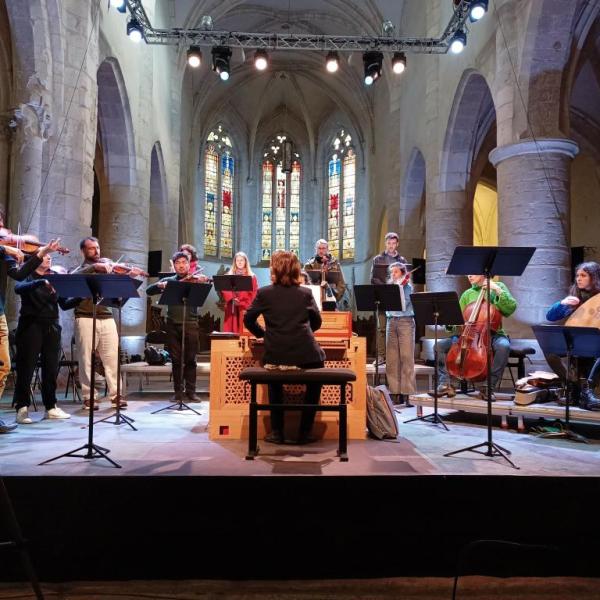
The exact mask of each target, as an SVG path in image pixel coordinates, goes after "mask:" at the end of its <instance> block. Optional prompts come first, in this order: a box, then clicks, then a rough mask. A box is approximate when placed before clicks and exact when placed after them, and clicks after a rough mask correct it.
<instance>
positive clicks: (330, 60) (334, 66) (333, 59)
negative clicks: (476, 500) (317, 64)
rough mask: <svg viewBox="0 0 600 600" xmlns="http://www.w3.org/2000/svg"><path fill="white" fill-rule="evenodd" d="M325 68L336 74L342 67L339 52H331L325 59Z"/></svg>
mask: <svg viewBox="0 0 600 600" xmlns="http://www.w3.org/2000/svg"><path fill="white" fill-rule="evenodd" d="M325 67H326V68H327V70H328V71H329V72H330V73H335V72H336V71H337V70H338V69H339V67H340V59H339V57H338V53H337V52H333V51H332V52H329V53H328V54H327V58H326V59H325Z"/></svg>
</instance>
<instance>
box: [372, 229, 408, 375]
mask: <svg viewBox="0 0 600 600" xmlns="http://www.w3.org/2000/svg"><path fill="white" fill-rule="evenodd" d="M398 241H399V238H398V234H397V233H394V232H393V231H390V232H388V233H386V234H385V249H384V251H383V252H382V253H381V254H378V255H377V256H375V257H374V258H373V262H372V264H371V284H372V285H375V284H384V283H386V280H385V277H384V278H383V279H382V278H381V276H380V274H379V273H378V269H375V267H384V266H385V267H389V265H391V264H392V263H394V262H397V261H399V260H401V258H402V257H401V256H400V254H398ZM402 260H404V259H402ZM386 321H387V319H386V316H385V315H384V314H383V313H380V314H379V322H378V323H377V336H378V340H377V347H378V349H379V356H378V357H377V362H378V363H379V364H380V365H382V364H384V363H385V354H384V353H385V344H386V342H385V340H386Z"/></svg>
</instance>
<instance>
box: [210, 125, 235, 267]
mask: <svg viewBox="0 0 600 600" xmlns="http://www.w3.org/2000/svg"><path fill="white" fill-rule="evenodd" d="M234 167H235V159H234V157H233V148H232V143H231V138H230V137H229V135H227V133H226V132H225V131H224V130H223V127H222V125H219V126H218V127H217V128H216V129H214V130H213V131H211V132H210V133H209V134H208V137H207V140H206V149H205V151H204V189H205V196H204V255H205V256H215V257H216V256H218V257H221V258H231V257H232V256H233V227H234V214H235V213H234V208H235V204H234V185H233V181H234V174H235V168H234Z"/></svg>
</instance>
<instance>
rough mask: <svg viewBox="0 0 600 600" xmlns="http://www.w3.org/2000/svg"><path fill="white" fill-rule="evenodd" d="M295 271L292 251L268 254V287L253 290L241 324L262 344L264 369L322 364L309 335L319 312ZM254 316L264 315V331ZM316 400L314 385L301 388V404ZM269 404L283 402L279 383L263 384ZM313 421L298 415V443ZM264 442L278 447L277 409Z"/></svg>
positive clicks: (280, 421)
mask: <svg viewBox="0 0 600 600" xmlns="http://www.w3.org/2000/svg"><path fill="white" fill-rule="evenodd" d="M300 268H301V267H300V261H299V260H298V257H297V256H296V255H295V254H294V253H293V252H286V251H282V250H281V251H277V252H274V253H273V256H272V257H271V281H272V282H273V284H272V285H269V286H266V287H262V288H260V289H259V290H258V293H257V294H256V298H255V299H254V302H253V303H252V305H251V306H250V308H249V309H248V311H247V312H246V316H245V317H244V325H245V326H246V327H247V328H248V329H249V330H250V331H251V332H252V333H253V334H254V335H255V336H256V337H257V338H264V340H265V353H264V358H263V363H264V365H265V367H266V368H269V366H270V365H273V366H274V368H285V367H289V368H290V369H294V368H296V367H299V368H302V369H320V368H322V367H323V366H324V361H325V352H324V351H323V349H322V348H321V347H320V346H319V344H318V343H317V341H316V340H315V336H314V335H313V331H316V330H317V329H319V328H320V327H321V322H322V320H321V314H320V313H319V309H318V308H317V305H316V303H315V300H314V298H313V295H312V292H311V290H309V289H307V288H306V287H303V286H302V285H300V284H301V276H300ZM260 315H263V317H264V320H265V325H266V328H265V329H263V328H262V327H261V326H260V324H259V323H258V321H257V319H258V317H259V316H260ZM320 396H321V385H320V384H308V385H307V386H306V399H305V402H306V404H318V403H319V398H320ZM269 403H270V404H282V403H283V385H282V384H269ZM314 419H315V411H312V410H305V411H303V412H302V417H301V420H300V431H299V435H298V442H297V443H298V444H306V443H309V442H310V441H312V440H311V438H310V431H311V429H312V425H313V422H314ZM265 440H266V441H268V442H272V443H274V444H283V443H284V440H285V438H284V419H283V411H278V410H273V411H271V433H270V434H269V435H267V437H266V438H265Z"/></svg>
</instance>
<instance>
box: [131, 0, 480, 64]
mask: <svg viewBox="0 0 600 600" xmlns="http://www.w3.org/2000/svg"><path fill="white" fill-rule="evenodd" d="M471 3H472V0H461V2H460V4H458V5H456V6H455V7H454V12H453V14H452V17H451V18H450V21H449V22H448V25H447V26H446V28H445V29H444V32H443V33H442V34H441V36H440V37H437V38H413V37H401V38H396V37H380V36H370V35H313V34H309V33H305V34H300V33H247V32H241V31H212V30H205V29H182V28H177V27H176V28H172V29H157V28H154V27H153V26H152V24H151V23H150V19H149V18H148V15H147V14H146V11H145V10H144V6H143V3H142V0H127V7H128V8H129V12H130V13H131V16H132V18H133V19H135V20H136V21H137V22H138V23H139V25H140V27H141V28H142V30H143V31H142V35H143V37H144V40H145V42H146V43H147V44H161V45H176V44H179V43H185V44H190V45H195V46H229V47H233V48H257V49H258V48H263V49H266V50H300V51H302V50H337V51H340V52H351V51H355V50H357V51H368V50H377V51H379V52H386V53H391V52H403V51H404V52H412V53H417V54H446V53H447V52H448V48H449V46H450V42H451V41H452V38H453V37H454V35H455V34H456V32H457V31H459V30H461V29H463V28H464V26H465V22H466V21H467V19H468V18H469V8H470V5H471Z"/></svg>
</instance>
